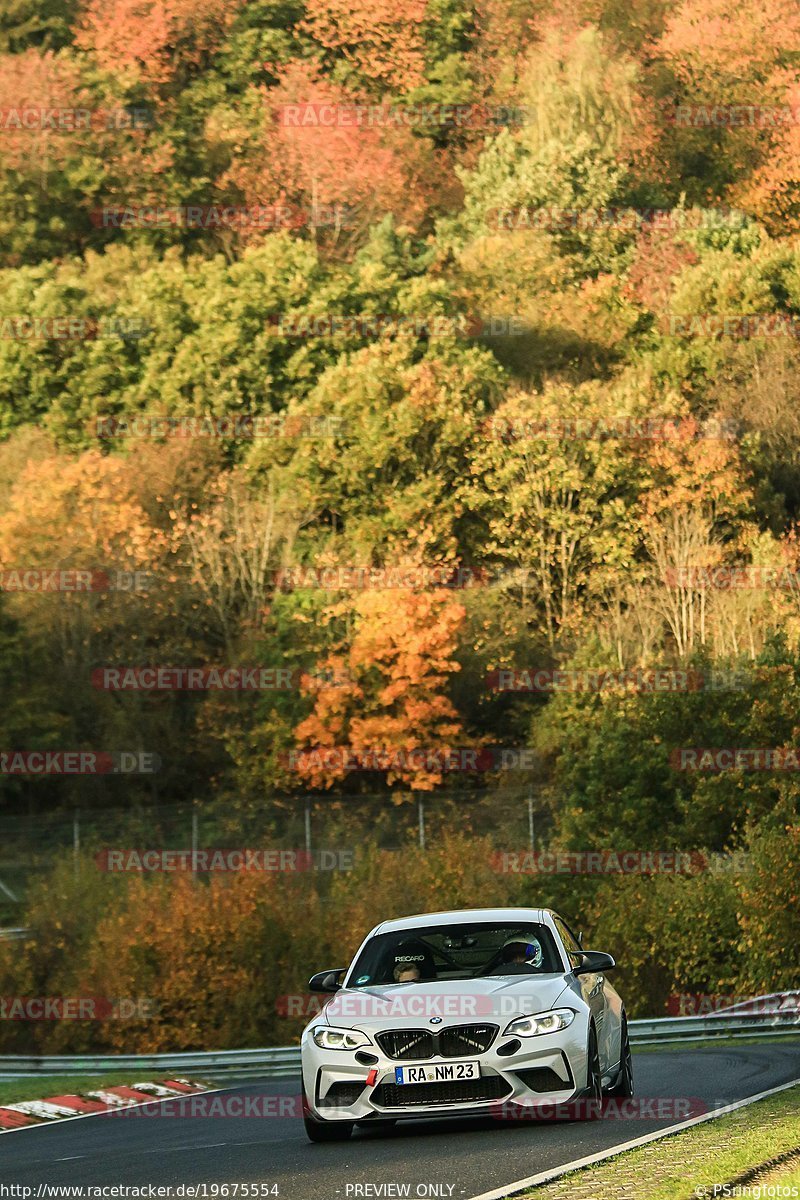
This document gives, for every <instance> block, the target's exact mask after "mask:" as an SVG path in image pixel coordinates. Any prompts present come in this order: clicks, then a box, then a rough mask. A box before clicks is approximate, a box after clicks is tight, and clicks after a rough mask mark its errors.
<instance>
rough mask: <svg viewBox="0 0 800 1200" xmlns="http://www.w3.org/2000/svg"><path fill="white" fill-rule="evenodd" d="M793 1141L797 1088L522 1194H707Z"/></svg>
mask: <svg viewBox="0 0 800 1200" xmlns="http://www.w3.org/2000/svg"><path fill="white" fill-rule="evenodd" d="M631 1124H632V1125H635V1124H636V1122H635V1121H634V1122H631ZM631 1137H632V1138H634V1137H636V1130H635V1129H633V1128H632V1129H631ZM796 1146H800V1087H795V1088H790V1089H789V1090H788V1091H785V1092H781V1093H779V1094H778V1095H777V1096H771V1097H769V1098H768V1099H766V1100H759V1101H758V1102H757V1103H756V1104H750V1105H748V1106H747V1107H746V1108H742V1109H739V1110H737V1111H736V1112H734V1113H730V1114H729V1115H728V1116H726V1117H718V1118H717V1119H716V1120H713V1121H706V1122H704V1123H703V1124H702V1125H697V1126H695V1127H694V1128H692V1129H687V1130H685V1132H683V1133H676V1134H672V1135H670V1136H669V1137H666V1138H662V1139H659V1140H658V1141H655V1142H650V1143H649V1144H648V1145H646V1146H642V1147H640V1148H639V1149H638V1150H628V1151H626V1152H625V1153H623V1154H619V1155H617V1156H616V1157H614V1158H612V1159H609V1160H608V1161H607V1162H604V1163H601V1164H600V1165H599V1166H596V1167H589V1168H587V1169H586V1170H583V1171H574V1172H571V1173H570V1174H569V1175H565V1176H564V1177H563V1178H561V1179H556V1180H554V1182H553V1183H547V1184H544V1185H543V1186H541V1187H537V1188H533V1189H531V1190H530V1191H528V1192H526V1193H525V1195H526V1196H532V1197H535V1198H536V1200H576V1198H577V1197H592V1198H594V1197H600V1198H602V1197H610V1196H614V1197H628V1196H631V1197H644V1196H646V1197H647V1200H687V1198H688V1197H690V1196H693V1195H695V1194H696V1193H695V1189H696V1188H697V1189H701V1188H706V1189H708V1191H707V1195H708V1196H709V1197H711V1196H712V1188H713V1186H714V1184H724V1183H727V1181H728V1180H729V1179H733V1178H735V1177H736V1176H737V1175H741V1174H742V1172H743V1171H746V1170H748V1169H749V1168H750V1167H755V1166H757V1165H758V1164H759V1163H762V1162H766V1161H767V1160H768V1159H770V1158H775V1157H776V1156H777V1155H778V1154H784V1153H786V1151H787V1150H793V1149H794V1148H795V1147H796ZM783 1182H784V1180H783V1178H781V1183H783ZM697 1194H698V1195H699V1194H700V1193H699V1192H698V1193H697Z"/></svg>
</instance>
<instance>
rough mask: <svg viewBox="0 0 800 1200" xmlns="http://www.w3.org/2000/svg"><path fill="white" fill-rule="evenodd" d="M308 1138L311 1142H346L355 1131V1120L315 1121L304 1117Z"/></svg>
mask: <svg viewBox="0 0 800 1200" xmlns="http://www.w3.org/2000/svg"><path fill="white" fill-rule="evenodd" d="M303 1124H304V1125H305V1127H306V1133H307V1134H308V1140H309V1141H311V1142H346V1141H347V1139H348V1138H349V1137H350V1134H351V1133H352V1132H353V1125H354V1124H355V1122H354V1121H324V1122H323V1121H315V1120H314V1118H313V1117H303Z"/></svg>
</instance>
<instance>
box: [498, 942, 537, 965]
mask: <svg viewBox="0 0 800 1200" xmlns="http://www.w3.org/2000/svg"><path fill="white" fill-rule="evenodd" d="M543 960H544V953H543V951H542V943H541V942H540V941H539V939H538V938H537V937H536V936H535V935H533V934H531V935H530V937H528V938H524V937H522V936H521V935H520V934H515V935H514V936H513V937H510V938H506V940H505V942H503V950H502V954H501V962H504V963H514V964H523V963H524V964H525V965H526V966H529V967H541V965H542V962H543Z"/></svg>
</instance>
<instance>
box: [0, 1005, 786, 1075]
mask: <svg viewBox="0 0 800 1200" xmlns="http://www.w3.org/2000/svg"><path fill="white" fill-rule="evenodd" d="M628 1029H629V1031H630V1038H631V1042H632V1043H634V1044H635V1045H639V1046H648V1045H649V1046H652V1045H667V1044H669V1043H671V1042H696V1041H707V1040H708V1039H710V1038H774V1037H791V1036H792V1035H794V1036H795V1037H797V1036H798V1035H800V1011H795V1012H783V1013H755V1014H747V1015H742V1014H735V1015H728V1014H725V1013H719V1014H710V1015H708V1016H702V1017H656V1018H653V1019H652V1020H644V1021H630V1022H629V1023H628ZM299 1068H300V1048H299V1046H274V1047H267V1048H265V1049H261V1050H211V1051H199V1050H198V1051H194V1050H193V1051H189V1052H187V1053H185V1054H115V1055H94V1054H81V1055H59V1056H57V1057H50V1056H47V1057H43V1056H40V1055H2V1056H0V1079H3V1078H6V1079H8V1078H16V1077H18V1076H23V1075H83V1074H87V1075H88V1074H91V1075H102V1074H105V1073H106V1072H111V1071H113V1072H119V1071H127V1070H130V1071H133V1072H135V1073H136V1074H141V1073H142V1071H155V1072H157V1073H158V1074H159V1075H160V1076H161V1077H162V1078H166V1077H169V1076H170V1075H173V1076H174V1075H180V1074H183V1073H185V1072H187V1071H189V1072H192V1073H193V1074H199V1075H200V1076H205V1075H209V1076H215V1075H219V1074H230V1075H231V1076H232V1077H237V1076H238V1077H244V1076H258V1077H259V1078H262V1079H263V1078H270V1077H275V1076H278V1077H280V1076H285V1075H291V1074H294V1073H295V1072H297V1071H298V1070H299Z"/></svg>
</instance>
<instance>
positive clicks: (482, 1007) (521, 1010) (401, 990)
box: [314, 974, 567, 1032]
mask: <svg viewBox="0 0 800 1200" xmlns="http://www.w3.org/2000/svg"><path fill="white" fill-rule="evenodd" d="M566 990H567V978H566V976H565V975H562V974H557V975H514V976H493V977H491V978H487V979H450V980H440V981H437V982H431V983H397V984H385V985H378V986H375V987H359V988H342V990H341V991H339V992H337V993H336V995H335V996H332V997H331V999H330V1000H329V1001H328V1003H327V1004H326V1005H325V1007H324V1008H323V1009H322V1011H321V1012H320V1014H319V1016H318V1017H317V1018H316V1020H315V1022H314V1023H315V1024H318V1023H319V1021H320V1020H324V1021H326V1022H327V1023H328V1024H329V1025H339V1026H342V1027H344V1028H347V1029H362V1030H364V1031H365V1032H371V1031H375V1032H377V1031H379V1030H382V1029H395V1028H400V1029H402V1028H406V1029H408V1028H420V1027H421V1026H424V1027H428V1026H431V1027H432V1028H437V1027H438V1028H439V1029H446V1028H448V1027H450V1026H454V1025H466V1024H481V1023H483V1022H496V1023H500V1022H501V1021H502V1022H504V1026H505V1025H507V1024H508V1022H509V1021H513V1020H514V1018H515V1017H518V1016H528V1015H530V1014H531V1013H538V1012H546V1011H547V1010H548V1009H551V1008H554V1007H555V1006H556V1002H557V1000H558V998H559V997H560V996H561V994H562V993H563V992H564V991H566Z"/></svg>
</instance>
